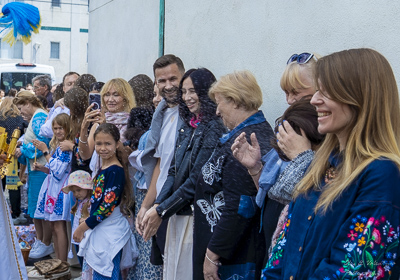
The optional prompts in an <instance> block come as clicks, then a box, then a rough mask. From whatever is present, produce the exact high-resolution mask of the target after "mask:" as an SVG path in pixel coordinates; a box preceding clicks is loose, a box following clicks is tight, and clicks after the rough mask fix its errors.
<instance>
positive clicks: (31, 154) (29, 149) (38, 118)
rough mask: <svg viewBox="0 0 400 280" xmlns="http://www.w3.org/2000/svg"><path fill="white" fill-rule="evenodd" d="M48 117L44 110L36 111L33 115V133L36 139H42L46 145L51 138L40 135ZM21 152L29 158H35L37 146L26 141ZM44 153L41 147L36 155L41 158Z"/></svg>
mask: <svg viewBox="0 0 400 280" xmlns="http://www.w3.org/2000/svg"><path fill="white" fill-rule="evenodd" d="M46 118H47V114H45V113H43V112H39V113H36V114H35V115H34V116H33V117H32V120H31V122H32V130H33V133H34V134H35V136H36V139H37V140H39V141H42V142H44V143H46V145H47V146H48V145H49V143H50V139H49V138H46V137H43V136H40V135H39V133H40V127H41V126H42V125H43V124H44V123H45V122H46ZM21 153H22V154H23V155H24V156H25V157H27V158H29V159H33V158H35V146H33V144H32V142H29V143H24V144H22V146H21ZM42 155H43V153H42V151H40V150H39V149H37V150H36V157H37V158H39V157H41V156H42Z"/></svg>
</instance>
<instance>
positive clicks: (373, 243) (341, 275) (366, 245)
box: [311, 207, 400, 280]
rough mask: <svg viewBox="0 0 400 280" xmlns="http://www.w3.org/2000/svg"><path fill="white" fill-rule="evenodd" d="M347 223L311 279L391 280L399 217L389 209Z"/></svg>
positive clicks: (362, 214) (359, 215)
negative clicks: (327, 257)
mask: <svg viewBox="0 0 400 280" xmlns="http://www.w3.org/2000/svg"><path fill="white" fill-rule="evenodd" d="M369 212H370V213H360V214H358V215H356V216H353V217H352V218H351V219H349V221H348V223H346V225H345V226H344V227H343V229H342V232H341V234H340V236H339V237H338V239H337V242H336V244H334V246H333V249H332V254H331V258H330V259H324V260H323V261H322V262H321V264H320V265H319V267H318V269H317V270H316V271H315V274H314V277H312V278H311V279H324V280H328V279H390V275H391V272H392V269H393V267H394V265H395V264H396V259H397V256H398V253H399V252H398V251H399V223H398V221H399V218H400V217H399V215H398V213H397V211H391V210H390V209H389V207H387V208H386V209H379V210H377V211H369Z"/></svg>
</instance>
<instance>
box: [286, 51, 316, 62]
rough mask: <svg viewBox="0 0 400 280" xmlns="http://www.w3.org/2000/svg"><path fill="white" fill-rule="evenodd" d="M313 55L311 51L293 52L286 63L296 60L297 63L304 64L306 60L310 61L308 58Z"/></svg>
mask: <svg viewBox="0 0 400 280" xmlns="http://www.w3.org/2000/svg"><path fill="white" fill-rule="evenodd" d="M313 56H314V55H313V54H312V53H301V54H297V53H295V54H294V55H292V56H291V57H290V58H289V60H288V61H287V63H286V64H289V63H292V62H293V61H296V62H297V63H298V64H305V63H307V62H308V61H310V59H311V58H313Z"/></svg>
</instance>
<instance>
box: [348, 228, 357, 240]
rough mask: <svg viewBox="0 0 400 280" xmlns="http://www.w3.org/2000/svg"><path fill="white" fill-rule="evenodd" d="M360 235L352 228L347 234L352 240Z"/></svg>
mask: <svg viewBox="0 0 400 280" xmlns="http://www.w3.org/2000/svg"><path fill="white" fill-rule="evenodd" d="M357 236H358V233H357V232H354V230H350V233H349V234H347V237H348V238H350V239H351V241H354V239H355V238H356V237H357Z"/></svg>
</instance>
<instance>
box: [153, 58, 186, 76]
mask: <svg viewBox="0 0 400 280" xmlns="http://www.w3.org/2000/svg"><path fill="white" fill-rule="evenodd" d="M171 64H176V66H178V69H179V71H180V72H181V73H182V75H183V74H184V73H185V66H184V65H183V62H182V60H181V59H180V58H179V57H177V56H175V55H173V54H166V55H163V56H161V57H159V58H158V59H157V60H156V61H155V62H154V64H153V73H154V76H155V75H156V69H159V68H164V67H167V66H168V65H171Z"/></svg>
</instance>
